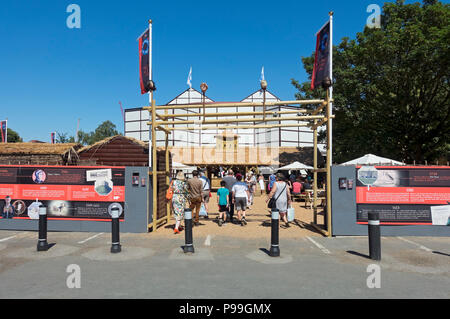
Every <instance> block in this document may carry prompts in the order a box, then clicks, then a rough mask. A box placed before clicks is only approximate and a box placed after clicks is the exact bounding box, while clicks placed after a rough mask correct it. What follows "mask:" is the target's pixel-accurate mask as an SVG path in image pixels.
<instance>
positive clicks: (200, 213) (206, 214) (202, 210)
mask: <svg viewBox="0 0 450 319" xmlns="http://www.w3.org/2000/svg"><path fill="white" fill-rule="evenodd" d="M198 215H199V216H208V213H207V212H206V208H205V204H204V203H202V206H201V207H200V211H199V212H198Z"/></svg>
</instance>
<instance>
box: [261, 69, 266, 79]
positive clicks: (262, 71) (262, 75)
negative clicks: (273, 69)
mask: <svg viewBox="0 0 450 319" xmlns="http://www.w3.org/2000/svg"><path fill="white" fill-rule="evenodd" d="M264 80H265V79H264V67H262V70H261V80H260V81H264Z"/></svg>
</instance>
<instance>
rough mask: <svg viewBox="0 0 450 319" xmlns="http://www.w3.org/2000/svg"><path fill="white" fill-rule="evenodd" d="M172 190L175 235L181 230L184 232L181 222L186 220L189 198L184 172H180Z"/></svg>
mask: <svg viewBox="0 0 450 319" xmlns="http://www.w3.org/2000/svg"><path fill="white" fill-rule="evenodd" d="M172 189H173V197H172V207H173V215H174V217H175V220H176V223H175V228H174V230H173V232H174V233H175V234H179V233H180V230H183V228H182V227H181V221H182V220H183V218H184V208H185V207H186V202H187V199H188V196H189V191H188V185H187V184H186V181H185V177H184V173H183V172H178V174H177V176H176V179H175V180H174V181H173V183H172Z"/></svg>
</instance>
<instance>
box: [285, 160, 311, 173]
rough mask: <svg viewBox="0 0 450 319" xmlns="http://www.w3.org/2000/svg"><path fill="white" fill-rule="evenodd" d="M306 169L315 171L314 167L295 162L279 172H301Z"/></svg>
mask: <svg viewBox="0 0 450 319" xmlns="http://www.w3.org/2000/svg"><path fill="white" fill-rule="evenodd" d="M305 169H314V167H311V166H308V165H305V164H303V163H300V162H294V163H292V164H289V165H287V166H283V167H280V168H279V169H278V170H279V171H299V170H305Z"/></svg>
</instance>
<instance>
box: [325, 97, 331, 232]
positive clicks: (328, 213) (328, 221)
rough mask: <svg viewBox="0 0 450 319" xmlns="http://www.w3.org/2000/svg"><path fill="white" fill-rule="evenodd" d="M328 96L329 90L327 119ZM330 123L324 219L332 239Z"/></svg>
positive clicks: (328, 101) (328, 99)
mask: <svg viewBox="0 0 450 319" xmlns="http://www.w3.org/2000/svg"><path fill="white" fill-rule="evenodd" d="M330 107H331V102H330V95H329V90H327V112H326V114H327V117H328V116H329V114H331V113H330ZM330 130H331V122H330V121H329V120H328V121H327V164H326V165H327V212H326V219H327V232H328V237H332V231H331V230H332V227H331V226H332V225H331V132H330Z"/></svg>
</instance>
